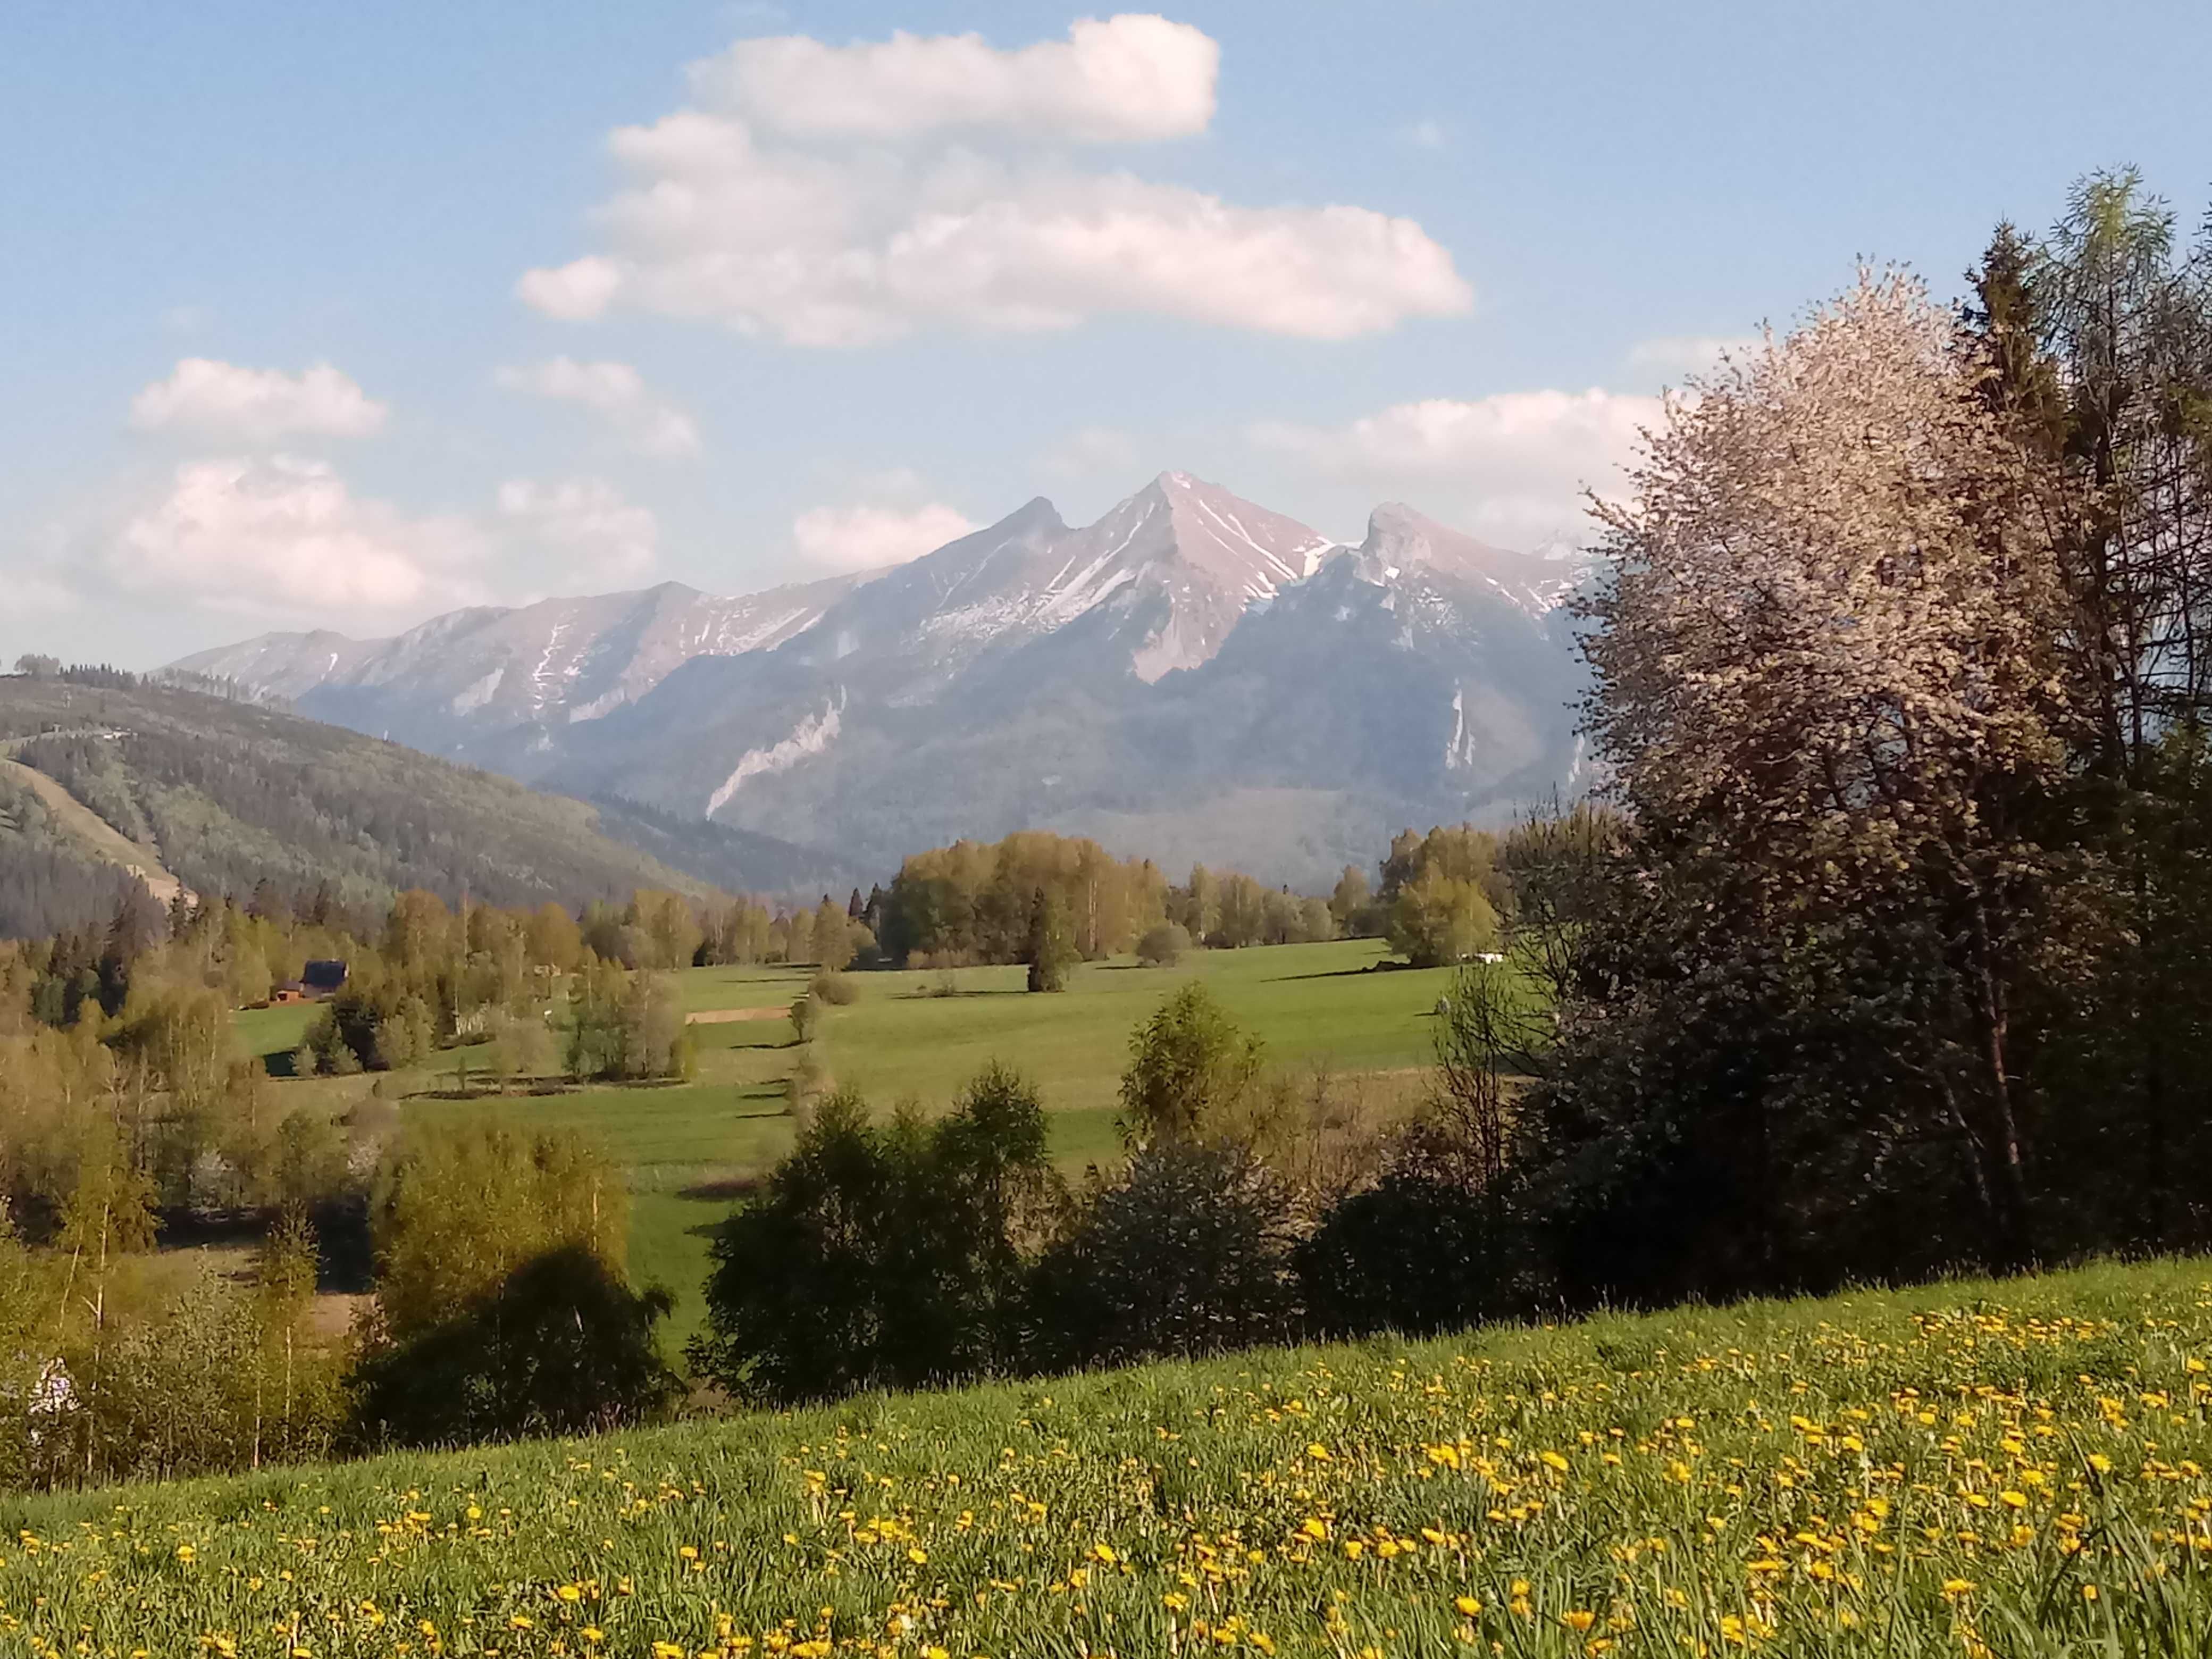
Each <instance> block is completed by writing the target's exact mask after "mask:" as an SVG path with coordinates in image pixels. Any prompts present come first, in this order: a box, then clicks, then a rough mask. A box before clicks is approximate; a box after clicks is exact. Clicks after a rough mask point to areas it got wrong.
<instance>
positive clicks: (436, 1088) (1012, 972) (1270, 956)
mask: <svg viewBox="0 0 2212 1659" xmlns="http://www.w3.org/2000/svg"><path fill="white" fill-rule="evenodd" d="M1385 954H1386V951H1385V947H1384V946H1383V945H1382V944H1381V943H1380V942H1379V941H1376V940H1372V939H1347V940H1341V941H1338V942H1335V943H1333V944H1327V945H1278V946H1273V947H1263V948H1258V949H1252V950H1245V951H1194V952H1193V953H1192V954H1191V955H1190V956H1189V957H1187V958H1186V959H1185V960H1184V962H1183V963H1181V964H1179V965H1177V966H1176V967H1174V968H1144V967H1139V966H1138V965H1137V964H1135V963H1133V962H1128V961H1118V962H1102V963H1084V964H1082V965H1080V966H1079V967H1078V968H1076V969H1074V971H1073V973H1072V975H1070V977H1069V982H1068V987H1067V989H1066V991H1065V992H1063V993H1061V994H1057V995H1051V996H1036V995H1031V994H1029V992H1028V991H1027V990H1026V989H1025V988H1024V979H1025V974H1026V970H1025V969H1022V968H1019V967H1007V968H964V969H957V970H951V971H949V972H910V973H909V972H897V973H890V972H885V973H854V974H850V975H847V977H848V980H849V981H850V982H851V984H852V986H853V988H854V991H855V992H856V997H855V1000H854V1001H853V1002H851V1003H850V1004H848V1005H846V1006H842V1007H836V1006H833V1007H829V1008H827V1009H825V1010H824V1012H823V1019H822V1023H821V1026H820V1029H819V1030H818V1032H817V1037H816V1044H815V1046H816V1049H817V1059H818V1060H820V1062H821V1063H822V1064H823V1066H826V1068H827V1069H828V1071H829V1074H830V1076H831V1077H832V1079H834V1080H835V1081H836V1083H838V1084H840V1085H851V1086H854V1087H857V1088H859V1089H860V1091H863V1092H864V1093H865V1094H866V1095H867V1097H869V1099H870V1100H871V1101H872V1102H873V1103H875V1105H876V1106H877V1107H878V1109H881V1110H884V1111H889V1110H890V1109H891V1108H892V1107H894V1106H895V1105H896V1104H898V1103H900V1102H902V1101H909V1100H910V1101H913V1102H914V1103H917V1104H918V1105H919V1106H920V1107H921V1109H922V1110H924V1111H926V1112H931V1113H935V1112H939V1111H943V1110H945V1109H948V1108H949V1107H950V1106H951V1103H952V1101H953V1100H954V1098H955V1097H957V1094H958V1093H959V1091H960V1089H961V1087H962V1085H964V1084H965V1083H966V1082H967V1081H968V1080H969V1079H970V1078H972V1077H974V1076H975V1073H977V1072H979V1071H981V1069H982V1068H983V1067H984V1066H986V1065H987V1064H988V1063H989V1062H991V1061H992V1060H1001V1061H1004V1062H1005V1063H1006V1064H1007V1065H1010V1066H1014V1067H1016V1068H1017V1069H1018V1070H1020V1071H1022V1072H1024V1073H1027V1074H1028V1075H1030V1077H1031V1078H1033V1079H1036V1082H1037V1084H1038V1085H1039V1087H1040V1088H1041V1089H1042V1091H1043V1094H1044V1098H1045V1104H1046V1108H1047V1109H1048V1112H1049V1114H1050V1124H1051V1129H1052V1140H1053V1149H1054V1154H1055V1155H1056V1156H1057V1158H1059V1159H1060V1163H1061V1164H1062V1165H1063V1167H1065V1168H1066V1169H1067V1170H1068V1171H1069V1172H1070V1173H1071V1174H1072V1175H1073V1174H1077V1173H1079V1172H1080V1171H1081V1170H1083V1168H1084V1167H1085V1165H1087V1164H1094V1163H1099V1164H1103V1163H1106V1162H1109V1161H1110V1160H1111V1159H1112V1158H1114V1157H1115V1154H1116V1152H1117V1151H1118V1146H1119V1143H1118V1139H1117V1137H1116V1134H1115V1112H1116V1099H1115V1091H1116V1089H1117V1086H1118V1085H1119V1082H1120V1079H1121V1071H1122V1069H1123V1067H1124V1066H1125V1065H1126V1064H1127V1058H1128V1048H1129V1036H1130V1033H1131V1031H1132V1030H1133V1029H1134V1028H1135V1027H1136V1026H1137V1025H1138V1024H1139V1023H1140V1022H1142V1021H1143V1020H1144V1019H1145V1018H1146V1017H1147V1016H1148V1015H1149V1014H1151V1012H1152V1011H1153V1009H1155V1008H1157V1007H1158V1006H1159V1004H1160V1002H1161V1001H1162V1000H1164V998H1165V997H1166V996H1167V995H1168V994H1170V992H1171V991H1172V990H1173V989H1174V988H1175V987H1176V986H1178V985H1180V984H1182V983H1183V982H1184V981H1187V980H1190V979H1198V980H1201V981H1204V982H1205V983H1206V986H1207V987H1210V988H1211V989H1212V992H1213V993H1214V994H1215V995H1217V996H1218V998H1219V999H1220V1000H1221V1001H1222V1003H1223V1004H1224V1006H1226V1007H1227V1008H1228V1009H1229V1010H1230V1012H1231V1013H1233V1014H1234V1015H1235V1016H1236V1017H1237V1018H1238V1019H1239V1020H1240V1021H1242V1022H1243V1024H1245V1025H1246V1026H1247V1027H1248V1028H1249V1029H1250V1030H1252V1031H1253V1032H1255V1034H1256V1035H1257V1036H1259V1037H1260V1038H1261V1041H1262V1042H1264V1043H1265V1044H1266V1046H1267V1058H1268V1061H1269V1063H1270V1064H1271V1065H1273V1066H1276V1067H1278V1068H1280V1069H1283V1070H1285V1071H1288V1072H1291V1073H1307V1072H1310V1071H1311V1070H1313V1069H1314V1068H1317V1067H1323V1068H1328V1069H1329V1070H1331V1071H1333V1072H1334V1073H1339V1074H1355V1073H1356V1074H1361V1075H1371V1074H1376V1073H1382V1074H1385V1076H1386V1079H1387V1080H1388V1081H1389V1082H1391V1083H1404V1082H1407V1081H1409V1079H1407V1077H1406V1076H1405V1075H1404V1074H1406V1073H1410V1072H1411V1071H1413V1069H1414V1068H1418V1067H1420V1066H1425V1065H1426V1064H1427V1063H1428V1060H1429V1058H1430V1042H1431V1038H1430V1027H1431V1020H1432V1017H1433V1010H1434V1008H1435V1006H1436V1001H1437V997H1438V996H1439V995H1441V994H1442V993H1443V989H1444V987H1445V985H1446V984H1447V982H1448V981H1449V972H1448V970H1444V969H1436V970H1432V971H1414V970H1411V969H1375V964H1376V963H1380V962H1381V961H1383V958H1384V956H1385ZM676 978H677V981H678V994H679V996H680V998H681V1000H682V1003H683V1006H684V1009H685V1010H686V1011H687V1012H713V1011H718V1010H725V1009H740V1008H767V1009H779V1010H780V1009H784V1008H787V1007H788V1006H789V1005H790V1003H791V1002H792V1000H793V998H795V997H797V996H798V995H799V993H800V992H801V991H803V990H804V989H805V987H806V984H807V981H808V980H809V979H810V978H811V969H790V968H783V967H752V968H746V967H732V968H696V969H688V970H686V971H684V972H683V973H681V974H678V975H677V976H676ZM948 993H949V994H948ZM312 1015H313V1010H312V1009H311V1008H308V1007H305V1006H290V1007H282V1008H264V1009H249V1010H246V1011H243V1012H240V1014H239V1015H238V1016H237V1027H236V1029H237V1031H238V1036H239V1042H240V1048H242V1049H243V1050H245V1051H246V1052H247V1053H251V1054H289V1052H290V1051H291V1050H292V1049H293V1048H297V1047H298V1046H299V1043H300V1041H301V1036H302V1034H303V1033H304V1032H305V1030H306V1028H307V1020H308V1019H309V1018H311V1017H312ZM695 1029H696V1036H697V1038H698V1042H699V1048H700V1054H699V1075H698V1078H697V1079H696V1081H694V1082H691V1083H687V1084H681V1085H625V1086H609V1087H592V1088H584V1089H575V1090H563V1091H558V1092H552V1093H546V1094H525V1093H521V1092H519V1091H518V1092H515V1093H512V1094H508V1095H505V1096H491V1095H484V1094H481V1093H478V1094H475V1095H473V1096H472V1097H470V1098H467V1099H454V1098H450V1097H451V1096H453V1094H455V1093H456V1092H458V1091H457V1090H456V1087H455V1082H456V1079H455V1076H454V1066H455V1065H456V1063H457V1062H463V1061H467V1060H471V1059H472V1051H471V1050H469V1049H466V1048H463V1049H455V1050H448V1051H447V1052H445V1053H442V1054H439V1055H438V1056H437V1057H436V1058H435V1061H434V1062H433V1063H432V1064H431V1065H429V1066H422V1067H417V1068H415V1069H413V1070H410V1071H408V1072H404V1073H393V1074H390V1075H388V1076H386V1078H385V1079H382V1082H381V1085H378V1084H377V1083H376V1081H375V1080H374V1079H367V1078H345V1079H312V1080H301V1081H291V1080H286V1081H283V1082H282V1083H281V1084H280V1085H279V1086H280V1087H281V1088H283V1089H284V1090H287V1091H290V1090H301V1091H314V1093H315V1095H316V1097H318V1098H319V1099H320V1100H323V1101H326V1102H328V1103H329V1104H330V1106H331V1109H332V1110H333V1111H334V1112H337V1111H343V1109H345V1108H346V1107H347V1106H348V1105H349V1103H351V1102H353V1101H355V1100H356V1099H358V1098H359V1097H361V1096H362V1095H364V1094H366V1093H368V1091H369V1090H370V1089H371V1088H372V1087H376V1086H380V1087H381V1089H382V1091H383V1092H384V1094H385V1095H386V1097H389V1098H392V1099H394V1100H396V1101H398V1103H400V1106H401V1109H403V1110H404V1111H405V1112H407V1113H410V1114H429V1113H441V1112H442V1113H456V1112H465V1113H486V1112H499V1113H504V1114H507V1115H513V1116H515V1117H519V1118H521V1119H523V1120H525V1121H529V1122H532V1123H537V1124H543V1125H545V1126H547V1127H561V1128H573V1129H577V1130H580V1131H581V1132H583V1133H585V1134H586V1135H587V1136H589V1137H591V1138H592V1139H593V1140H594V1141H596V1142H597V1143H598V1144H599V1146H600V1147H601V1148H602V1149H603V1150H604V1151H605V1153H606V1155H607V1157H609V1158H611V1159H612V1160H613V1161H615V1162H616V1163H617V1164H620V1165H621V1166H622V1167H623V1169H624V1170H627V1171H628V1173H629V1188H630V1194H631V1209H630V1268H631V1271H632V1273H633V1274H634V1275H635V1277H636V1278H638V1279H640V1280H653V1281H658V1282H659V1283H661V1284H664V1285H666V1286H667V1287H668V1288H669V1289H670V1290H671V1291H673V1292H674V1293H675V1295H676V1297H677V1310H676V1314H675V1317H674V1318H673V1319H672V1320H671V1326H670V1340H671V1342H672V1343H674V1344H678V1345H680V1344H681V1343H682V1341H683V1340H684V1339H685V1338H686V1337H688V1336H689V1335H690V1334H691V1332H692V1331H694V1330H696V1328H697V1325H698V1321H699V1319H700V1317H701V1315H702V1304H701V1300H700V1294H699V1291H700V1286H701V1285H702V1282H703V1280H704V1279H705V1277H706V1273H707V1268H708V1245H709V1243H710V1242H711V1240H712V1238H713V1237H714V1230H715V1228H716V1227H717V1226H718V1225H720V1222H721V1220H722V1219H723V1218H724V1217H726V1215H727V1214H728V1212H729V1210H730V1206H731V1205H732V1203H733V1202H734V1201H735V1200H737V1199H738V1198H739V1197H741V1196H742V1195H743V1194H744V1190H745V1188H746V1187H747V1186H748V1184H749V1183H750V1182H754V1181H756V1180H757V1179H758V1178H759V1177H760V1176H762V1175H763V1174H764V1173H766V1171H767V1170H769V1169H770V1168H772V1167H773V1166H774V1164H775V1162H776V1161H777V1160H778V1159H779V1158H781V1157H782V1156H783V1154H784V1153H785V1152H787V1150H788V1149H789V1147H790V1146H791V1139H792V1121H791V1119H790V1117H789V1116H788V1115H787V1113H786V1111H785V1106H784V1085H785V1082H786V1080H787V1079H788V1078H789V1076H790V1074H791V1071H792V1067H793V1065H794V1064H795V1063H796V1062H797V1060H798V1057H799V1048H798V1046H797V1044H796V1042H794V1040H793V1035H792V1030H791V1026H790V1024H789V1023H788V1022H787V1020H785V1019H783V1018H767V1019H754V1020H743V1021H732V1022H727V1023H720V1024H700V1025H698V1026H696V1028H695Z"/></svg>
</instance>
